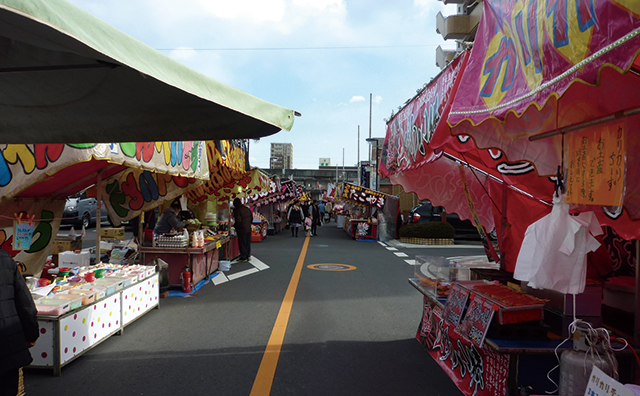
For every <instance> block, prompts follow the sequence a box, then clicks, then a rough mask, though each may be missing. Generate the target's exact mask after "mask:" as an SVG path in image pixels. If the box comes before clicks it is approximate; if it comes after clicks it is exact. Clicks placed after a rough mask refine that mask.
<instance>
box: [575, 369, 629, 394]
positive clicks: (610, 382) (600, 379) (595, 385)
mask: <svg viewBox="0 0 640 396" xmlns="http://www.w3.org/2000/svg"><path fill="white" fill-rule="evenodd" d="M635 394H636V393H635V392H634V391H632V390H631V389H629V388H627V387H626V386H624V385H622V384H621V383H619V382H618V381H616V380H614V379H613V378H611V377H609V376H608V375H607V374H606V373H604V372H603V371H602V370H600V369H599V368H598V366H596V365H594V366H593V370H592V371H591V376H590V377H589V382H588V383H587V388H586V389H585V391H584V396H634V395H635Z"/></svg>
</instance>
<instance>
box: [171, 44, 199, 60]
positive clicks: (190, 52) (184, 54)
mask: <svg viewBox="0 0 640 396" xmlns="http://www.w3.org/2000/svg"><path fill="white" fill-rule="evenodd" d="M196 55H198V52H197V51H196V50H194V49H193V48H190V47H178V48H176V49H174V50H173V51H171V52H170V53H169V56H170V57H172V58H173V59H175V60H179V61H184V60H188V59H191V58H193V57H195V56H196Z"/></svg>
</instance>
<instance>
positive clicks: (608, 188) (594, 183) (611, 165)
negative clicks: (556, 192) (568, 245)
mask: <svg viewBox="0 0 640 396" xmlns="http://www.w3.org/2000/svg"><path fill="white" fill-rule="evenodd" d="M568 145H569V148H568V160H569V172H568V175H567V176H568V177H567V197H566V201H567V203H573V204H582V205H601V206H620V205H622V195H623V191H624V185H625V125H624V123H622V122H619V123H614V124H608V125H604V126H602V125H599V126H596V127H592V128H588V129H586V130H584V131H581V132H578V133H574V134H571V135H569V136H568Z"/></svg>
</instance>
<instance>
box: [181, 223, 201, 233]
mask: <svg viewBox="0 0 640 396" xmlns="http://www.w3.org/2000/svg"><path fill="white" fill-rule="evenodd" d="M185 228H186V229H187V231H189V232H194V231H198V230H199V229H200V224H187V225H186V226H185Z"/></svg>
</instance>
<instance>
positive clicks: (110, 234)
mask: <svg viewBox="0 0 640 396" xmlns="http://www.w3.org/2000/svg"><path fill="white" fill-rule="evenodd" d="M100 236H101V237H102V238H107V239H119V240H121V241H122V240H124V227H118V228H101V229H100Z"/></svg>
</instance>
